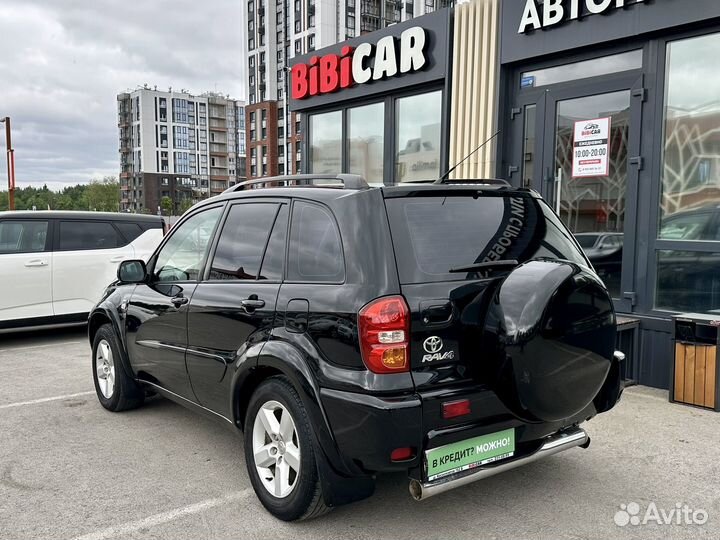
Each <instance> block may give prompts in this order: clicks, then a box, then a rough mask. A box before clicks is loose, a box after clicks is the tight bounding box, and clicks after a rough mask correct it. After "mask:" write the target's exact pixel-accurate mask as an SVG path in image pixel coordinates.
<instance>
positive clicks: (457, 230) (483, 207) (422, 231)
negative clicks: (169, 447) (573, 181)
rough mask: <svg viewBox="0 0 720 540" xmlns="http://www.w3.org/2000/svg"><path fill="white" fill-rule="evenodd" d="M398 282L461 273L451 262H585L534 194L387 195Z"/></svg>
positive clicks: (451, 277) (450, 278) (440, 278)
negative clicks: (476, 195) (457, 271)
mask: <svg viewBox="0 0 720 540" xmlns="http://www.w3.org/2000/svg"><path fill="white" fill-rule="evenodd" d="M386 206H387V210H388V217H389V218H390V228H391V233H392V238H393V245H394V247H395V252H396V253H395V255H396V257H395V258H396V260H397V264H398V270H399V273H400V281H401V282H402V283H425V282H432V281H453V280H461V279H465V277H466V276H467V274H465V273H451V272H449V270H450V269H451V268H455V267H460V266H467V265H471V264H473V263H478V262H485V261H498V260H513V259H517V260H518V261H519V262H521V263H522V262H525V261H527V260H529V259H534V258H551V259H565V260H570V261H572V262H576V263H579V264H583V265H587V262H586V260H585V258H584V257H583V255H582V253H581V252H580V251H579V250H578V248H577V247H576V245H575V243H574V241H573V239H572V237H571V235H570V233H569V232H568V230H567V229H566V228H565V227H564V226H563V225H562V223H560V221H559V220H558V219H557V217H556V216H555V215H554V214H553V213H552V211H551V210H550V209H549V208H548V207H547V205H545V204H544V203H543V202H541V201H540V200H539V199H535V198H534V197H530V196H524V195H515V196H511V197H510V196H492V195H487V196H481V197H477V198H473V197H472V196H469V195H464V196H447V197H444V196H441V197H400V198H389V199H387V200H386Z"/></svg>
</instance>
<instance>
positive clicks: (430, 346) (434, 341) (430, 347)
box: [423, 336, 443, 354]
mask: <svg viewBox="0 0 720 540" xmlns="http://www.w3.org/2000/svg"><path fill="white" fill-rule="evenodd" d="M442 348H443V342H442V339H440V338H439V337H437V336H430V337H429V338H427V339H426V340H425V341H423V349H425V352H426V353H429V354H434V353H436V352H440V351H441V350H442Z"/></svg>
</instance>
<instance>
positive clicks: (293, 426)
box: [245, 377, 330, 521]
mask: <svg viewBox="0 0 720 540" xmlns="http://www.w3.org/2000/svg"><path fill="white" fill-rule="evenodd" d="M245 461H246V463H247V469H248V474H249V475H250V481H251V483H252V485H253V488H254V490H255V494H256V495H257V496H258V498H259V499H260V502H261V503H262V505H263V506H264V507H265V508H266V509H267V510H268V511H269V512H270V513H271V514H272V515H274V516H275V517H277V518H279V519H282V520H283V521H295V520H301V519H310V518H314V517H318V516H320V515H322V514H324V513H326V512H328V511H329V510H330V509H329V508H328V507H327V506H326V505H325V502H324V500H323V496H322V489H321V487H320V478H319V475H318V469H317V464H316V461H315V452H314V448H313V442H312V430H311V426H310V419H309V418H308V415H307V412H306V411H305V407H304V406H303V404H302V401H301V400H300V396H299V395H298V393H297V391H296V390H295V388H294V387H293V386H292V384H290V382H289V381H288V380H287V379H286V378H285V377H272V378H270V379H268V380H267V381H265V382H263V383H262V384H261V385H260V386H258V388H257V389H256V390H255V393H254V394H253V395H252V398H251V399H250V403H249V405H248V410H247V415H246V418H245Z"/></svg>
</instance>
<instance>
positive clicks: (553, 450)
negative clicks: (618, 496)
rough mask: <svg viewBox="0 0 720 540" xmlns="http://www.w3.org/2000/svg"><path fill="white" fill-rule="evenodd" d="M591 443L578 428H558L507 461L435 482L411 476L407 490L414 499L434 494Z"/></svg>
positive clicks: (583, 431) (586, 435)
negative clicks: (534, 448)
mask: <svg viewBox="0 0 720 540" xmlns="http://www.w3.org/2000/svg"><path fill="white" fill-rule="evenodd" d="M589 445H590V437H589V436H588V434H587V433H586V432H585V430H582V429H580V428H573V429H569V430H565V431H561V432H558V433H556V434H554V435H551V436H550V437H548V438H547V439H545V440H544V441H543V444H542V446H541V447H540V448H539V449H538V450H537V451H536V452H533V453H532V454H529V455H526V456H523V457H521V458H517V459H513V460H510V461H503V462H500V463H498V464H496V465H491V466H485V467H479V468H477V469H471V470H470V471H465V472H462V473H459V474H456V475H453V476H449V477H446V478H442V479H440V480H436V481H435V482H421V481H419V480H415V479H411V480H410V494H411V495H412V496H413V498H414V499H415V500H416V501H420V500H422V499H427V498H428V497H432V496H434V495H439V494H440V493H444V492H446V491H449V490H451V489H455V488H458V487H461V486H464V485H466V484H471V483H472V482H477V481H478V480H482V479H483V478H488V477H490V476H493V475H496V474H499V473H501V472H505V471H509V470H510V469H515V468H516V467H521V466H522V465H527V464H528V463H532V462H533V461H537V460H538V459H542V458H544V457H548V456H551V455H553V454H557V453H559V452H563V451H565V450H569V449H570V448H575V447H576V446H580V447H583V448H587V447H588V446H589Z"/></svg>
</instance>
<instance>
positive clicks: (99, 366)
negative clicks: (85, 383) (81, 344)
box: [92, 324, 145, 412]
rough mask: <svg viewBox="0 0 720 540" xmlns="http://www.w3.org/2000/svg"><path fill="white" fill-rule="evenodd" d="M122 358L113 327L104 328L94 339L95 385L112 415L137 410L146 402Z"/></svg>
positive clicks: (99, 396) (103, 403)
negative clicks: (127, 372)
mask: <svg viewBox="0 0 720 540" xmlns="http://www.w3.org/2000/svg"><path fill="white" fill-rule="evenodd" d="M120 354H121V353H120V347H119V344H118V338H117V336H116V334H115V331H114V330H113V327H112V325H110V324H104V325H103V326H101V327H100V328H99V329H98V331H97V333H96V334H95V339H93V346H92V370H93V382H94V383H95V392H96V393H97V397H98V400H99V401H100V404H101V405H102V406H103V407H105V408H106V409H107V410H108V411H112V412H119V411H126V410H128V409H134V408H136V407H139V406H140V405H142V403H143V401H144V399H145V392H144V391H143V389H142V388H141V387H140V385H139V384H138V383H137V382H135V380H133V379H132V378H130V377H128V375H127V374H126V373H125V369H124V367H123V365H122V363H121V362H122V360H121V357H120Z"/></svg>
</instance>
